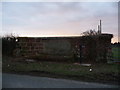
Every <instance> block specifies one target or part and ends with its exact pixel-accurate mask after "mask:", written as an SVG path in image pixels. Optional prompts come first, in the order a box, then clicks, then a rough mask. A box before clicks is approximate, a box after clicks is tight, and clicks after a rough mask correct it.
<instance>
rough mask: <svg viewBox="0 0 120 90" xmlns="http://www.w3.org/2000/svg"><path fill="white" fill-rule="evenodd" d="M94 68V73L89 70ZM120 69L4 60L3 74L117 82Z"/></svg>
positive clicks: (111, 65) (103, 66) (11, 59)
mask: <svg viewBox="0 0 120 90" xmlns="http://www.w3.org/2000/svg"><path fill="white" fill-rule="evenodd" d="M90 68H92V72H90V71H89V69H90ZM119 69H120V67H119V65H117V64H93V65H92V66H91V67H87V66H81V65H75V64H74V63H62V62H61V63H59V62H45V61H44V62H43V61H42V62H40V61H39V62H38V61H36V62H32V63H31V62H24V61H20V60H17V59H16V60H15V59H13V58H4V59H3V72H9V73H10V72H14V73H24V74H32V75H37V76H42V75H43V76H48V77H57V78H69V79H76V80H83V81H95V82H96V81H97V82H112V83H113V82H117V81H118V73H119V71H118V70H119Z"/></svg>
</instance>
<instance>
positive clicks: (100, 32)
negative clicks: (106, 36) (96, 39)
mask: <svg viewBox="0 0 120 90" xmlns="http://www.w3.org/2000/svg"><path fill="white" fill-rule="evenodd" d="M101 32H102V24H101V20H100V34H101Z"/></svg>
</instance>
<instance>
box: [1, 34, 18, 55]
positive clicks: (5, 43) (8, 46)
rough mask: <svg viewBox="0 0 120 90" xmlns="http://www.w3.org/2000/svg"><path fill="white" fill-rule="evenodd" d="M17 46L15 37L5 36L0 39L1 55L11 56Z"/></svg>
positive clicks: (11, 35)
mask: <svg viewBox="0 0 120 90" xmlns="http://www.w3.org/2000/svg"><path fill="white" fill-rule="evenodd" d="M16 45H17V37H15V35H13V34H10V35H5V36H3V37H2V53H3V55H7V56H12V55H13V51H14V49H15V48H16Z"/></svg>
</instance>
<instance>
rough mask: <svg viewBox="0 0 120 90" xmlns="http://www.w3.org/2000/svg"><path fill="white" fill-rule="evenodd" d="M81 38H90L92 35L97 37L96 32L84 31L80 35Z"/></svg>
mask: <svg viewBox="0 0 120 90" xmlns="http://www.w3.org/2000/svg"><path fill="white" fill-rule="evenodd" d="M82 35H83V36H92V35H98V32H97V31H95V30H92V29H90V30H89V31H85V32H83V33H82Z"/></svg>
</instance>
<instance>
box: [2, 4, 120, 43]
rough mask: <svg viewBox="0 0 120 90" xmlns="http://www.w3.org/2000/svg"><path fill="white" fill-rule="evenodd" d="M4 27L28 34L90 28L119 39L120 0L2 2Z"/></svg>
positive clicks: (71, 32) (70, 32)
mask: <svg viewBox="0 0 120 90" xmlns="http://www.w3.org/2000/svg"><path fill="white" fill-rule="evenodd" d="M1 5H2V10H0V11H1V13H2V14H1V13H0V15H2V31H0V34H2V35H5V34H10V33H13V34H16V35H18V36H27V37H51V36H52V37H54V36H79V35H81V33H82V32H85V31H87V30H90V29H95V30H96V31H97V25H98V24H99V20H100V19H101V20H102V33H110V34H113V35H114V38H113V39H112V42H117V41H118V3H117V2H2V3H0V6H1Z"/></svg>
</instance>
